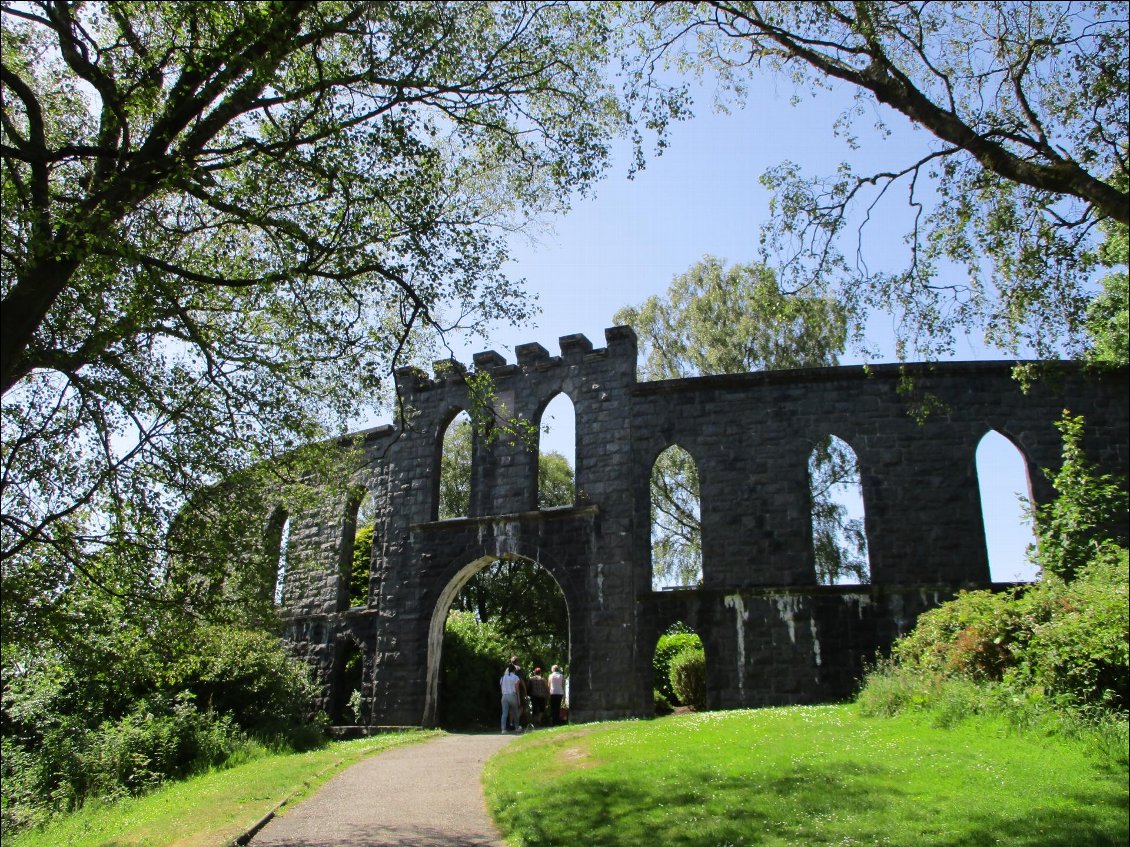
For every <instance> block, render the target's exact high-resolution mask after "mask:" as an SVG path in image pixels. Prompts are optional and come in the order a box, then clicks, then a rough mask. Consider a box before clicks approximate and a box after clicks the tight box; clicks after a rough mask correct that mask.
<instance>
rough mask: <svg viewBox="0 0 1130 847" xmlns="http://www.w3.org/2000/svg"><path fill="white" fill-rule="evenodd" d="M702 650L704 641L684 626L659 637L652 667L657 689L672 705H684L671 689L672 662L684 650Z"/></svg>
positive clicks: (678, 626) (675, 627) (676, 625)
mask: <svg viewBox="0 0 1130 847" xmlns="http://www.w3.org/2000/svg"><path fill="white" fill-rule="evenodd" d="M691 649H694V650H701V649H702V639H700V638H699V637H698V635H696V634H695V633H693V632H691V631H689V630H688V629H686V627H685V626H684V625H683V624H675V625H674V626H673V627H671V629H669V630H667V632H665V633H664V634H663V635H661V636H660V637H659V641H658V643H656V645H655V656H654V657H653V658H652V660H651V667H652V670H653V672H654V675H655V687H656V688H658V689H659V692H660V693H661V694H662V695H663V696H664V697H665V698H666V699H667V700H668V701H670V702H671V703H674V704H675V705H682V704H683V701H682V700H681V699H680V698H679V696H678V695H677V694H676V693H675V689H674V688H672V687H671V660H672V659H674V658H675V657H676V656H677V655H679V654H680V653H682V652H683V651H684V650H691Z"/></svg>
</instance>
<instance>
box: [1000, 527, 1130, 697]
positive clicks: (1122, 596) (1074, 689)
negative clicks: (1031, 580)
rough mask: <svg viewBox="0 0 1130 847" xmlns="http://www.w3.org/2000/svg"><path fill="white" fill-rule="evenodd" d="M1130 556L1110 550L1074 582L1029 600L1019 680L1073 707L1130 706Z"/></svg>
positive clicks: (1044, 589) (1046, 587) (1052, 583)
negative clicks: (1028, 624)
mask: <svg viewBox="0 0 1130 847" xmlns="http://www.w3.org/2000/svg"><path fill="white" fill-rule="evenodd" d="M1128 573H1130V567H1128V558H1127V551H1126V550H1125V549H1117V548H1113V547H1108V548H1106V549H1105V551H1103V552H1101V553H1100V554H1099V555H1098V556H1097V557H1096V559H1095V560H1094V561H1093V562H1092V563H1091V564H1090V565H1087V566H1086V567H1084V568H1083V569H1082V571H1080V572H1079V574H1078V575H1077V576H1076V579H1075V581H1074V582H1071V583H1070V584H1067V583H1063V582H1061V581H1059V580H1047V581H1045V582H1044V583H1042V584H1041V585H1040V586H1039V587H1038V588H1036V589H1035V590H1033V591H1031V592H1030V593H1029V595H1028V596H1027V597H1025V598H1024V606H1025V607H1026V608H1027V610H1028V613H1029V619H1030V620H1031V621H1032V627H1031V632H1030V633H1028V634H1027V639H1026V641H1025V643H1024V645H1023V648H1022V649H1020V650H1018V651H1017V659H1018V665H1017V668H1016V670H1015V672H1014V677H1015V678H1016V679H1017V680H1018V681H1020V682H1022V683H1023V684H1026V685H1036V686H1039V687H1040V688H1041V689H1042V690H1043V692H1044V693H1045V694H1046V695H1047V696H1049V697H1052V698H1056V699H1060V700H1063V701H1065V702H1066V703H1068V704H1069V705H1072V706H1099V707H1103V708H1106V709H1110V710H1115V711H1121V712H1125V711H1126V710H1127V706H1128V705H1130V697H1128V696H1127V688H1128V685H1130V649H1128V640H1130V639H1128V635H1127V634H1128V633H1130V610H1128V608H1127V605H1126V596H1127V592H1128V590H1130V579H1128Z"/></svg>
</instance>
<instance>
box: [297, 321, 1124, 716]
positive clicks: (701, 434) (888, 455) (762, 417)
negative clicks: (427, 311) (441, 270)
mask: <svg viewBox="0 0 1130 847" xmlns="http://www.w3.org/2000/svg"><path fill="white" fill-rule="evenodd" d="M605 336H606V340H607V346H606V347H605V348H602V349H593V346H592V344H591V343H590V342H589V341H588V339H586V338H585V337H584V336H580V335H572V336H566V337H564V338H562V339H561V341H560V345H561V355H560V356H550V355H549V353H548V352H547V351H546V350H545V349H544V348H543V347H541V346H540V345H538V344H526V345H521V346H519V347H518V349H517V359H518V361H517V363H515V364H509V363H507V362H506V361H505V360H504V359H503V358H502V357H501V356H499V355H498V354H497V353H494V352H487V353H480V354H478V355H476V356H475V357H474V364H475V369H476V370H477V371H487V372H489V373H490V374H491V376H492V378H493V380H494V387H495V392H496V396H495V402H496V404H497V405H498V407H499V408H500V409H501V408H502V407H505V411H506V413H507V414H509V415H517V416H520V417H523V418H525V419H527V420H532V421H536V420H538V419H539V418H538V415H539V413H540V411H541V410H542V409H544V408H545V406H546V403H548V402H549V400H550V399H552V398H553V397H554V396H555V395H557V394H559V393H561V394H565V395H566V396H568V398H569V400H570V401H571V402H572V404H573V408H574V411H575V414H576V502H575V504H574V505H573V506H571V507H563V508H555V509H546V510H539V509H538V506H537V474H538V463H537V455H536V452H535V451H531V450H528V449H527V448H526V447H525V446H524V445H522V444H511V443H509V442H508V441H507V440H505V439H495V440H493V441H489V443H488V440H487V439H483V438H476V439H475V442H474V446H473V450H472V460H471V502H470V510H469V515H468V516H467V517H461V518H456V519H451V520H442V521H441V520H435V518H434V516H435V515H436V502H437V497H438V473H439V461H438V457H439V447H438V445H439V444H440V443H441V440H442V438H443V434H444V431H445V429H446V426H447V424H448V423H449V422H450V421H451V420H452V418H453V417H454V416H455V414H457V412H458V411H459V410H462V409H468V408H469V407H470V400H471V398H470V397H469V394H468V386H467V382H466V379H465V373H464V371H463V369H462V368H461V367H460V366H459V365H458V364H457V363H453V362H443V363H437V368H436V373H437V376H436V377H435V378H428V377H427V376H426V375H425V374H423V373H421V372H419V371H416V370H411V369H404V370H402V371H400V372H399V373H398V374H397V388H398V390H399V392H400V394H401V397H402V399H403V401H404V404H405V408H406V409H407V410H409V411H408V413H407V414H406V418H407V420H406V422H402V423H399V424H398V427H392V426H388V427H381V428H377V429H374V430H370V431H368V432H366V433H363V434H362V436H363V443H364V452H365V455H366V459H367V461H366V463H365V467H364V469H363V470H361V471H359V472H358V482H359V483H360V484H361V485H363V487H364V488H365V490H366V491H367V496H368V497H371V498H373V506H374V508H373V511H374V512H375V515H376V519H375V531H374V537H373V555H372V568H371V572H370V577H369V594H368V601H367V603H365V604H364V605H362V606H351V603H350V592H349V586H348V580H349V569H348V562H349V559H350V555H351V552H352V539H353V529H354V528H353V520H354V513H355V511H356V502H355V500H352V501H351V500H348V499H346V498H338V497H332V496H327V497H326V498H325V499H324V501H323V502H322V503H321V504H320V505H319V506H318V508H316V509H313V510H310V511H308V512H306V513H301V512H296V513H294V514H292V515H290V520H291V533H290V546H291V554H290V556H289V557H288V565H287V567H288V572H287V578H286V586H285V591H286V594H285V597H284V598H283V605H284V608H285V610H286V617H287V631H286V638H287V640H288V641H289V642H290V644H291V646H292V648H293V650H294V651H295V652H296V653H297V654H298V655H300V656H302V657H303V658H305V659H306V660H307V661H309V662H310V663H311V665H312V666H313V667H314V669H315V671H316V674H317V677H318V680H319V681H320V683H321V685H322V691H323V695H322V703H321V704H320V705H322V707H324V708H326V709H327V711H334V710H336V711H337V712H340V711H341V707H340V704H341V703H342V702H343V699H347V698H348V697H349V694H350V692H347V691H344V690H340V689H341V687H342V686H343V685H347V684H348V685H355V684H356V679H357V676H358V675H357V674H355V673H353V672H349V673H347V672H344V671H343V667H344V666H342V667H339V665H342V663H343V662H346V661H350V662H353V663H354V665H353V666H355V664H356V652H355V651H356V650H357V649H359V650H360V652H361V671H360V674H359V677H360V684H361V692H362V703H361V708H360V718H359V719H360V720H361V721H362V722H364V723H367V724H372V725H419V724H429V723H431V722H432V721H434V719H435V715H436V707H437V703H436V688H437V679H438V672H439V653H438V647H437V642H438V641H439V639H440V638H441V636H442V631H443V621H444V617H445V616H446V613H447V609H448V607H449V606H450V605H451V602H452V599H453V598H454V596H455V594H456V593H457V592H458V590H459V589H460V588H461V587H462V585H463V583H465V582H466V580H467V579H468V578H469V577H470V575H471V574H472V573H473V572H474V571H475V570H476V569H477V568H478V567H480V566H481V564H482V562H483V561H486V560H487V559H495V558H506V557H522V558H526V559H529V560H531V561H535V562H537V563H539V564H540V565H541V566H542V567H544V568H546V569H547V570H548V571H549V572H550V573H551V574H552V576H553V578H554V579H555V580H556V581H557V583H558V584H559V585H560V587H561V590H562V592H563V593H564V595H565V599H566V602H567V604H568V607H569V618H570V641H571V645H570V677H571V691H570V695H571V701H572V702H571V710H570V714H571V716H572V717H573V718H575V719H579V720H599V719H606V718H618V717H628V716H642V715H647V714H650V713H651V709H652V678H651V677H652V671H651V660H652V655H653V652H654V648H655V644H656V641H657V640H658V638H659V635H660V634H661V633H662V632H663V631H664V630H665V629H666V628H667V627H668V626H669V625H670V624H671V623H673V622H675V621H677V620H682V621H685V622H686V623H688V624H689V625H690V626H691V627H693V628H694V630H695V631H696V632H698V633H699V635H700V636H701V637H702V639H703V642H704V644H705V646H706V650H707V654H708V655H709V656H710V665H709V671H708V675H709V678H708V700H709V703H710V705H711V706H712V707H714V708H737V707H743V706H758V705H780V704H791V703H811V702H820V701H828V700H834V699H838V698H842V697H845V696H848V695H850V694H851V693H852V691H853V689H854V686H855V684H856V680H857V679H858V677H859V675H860V671H861V668H862V664H863V662H864V661H865V660H867V659H869V658H870V657H872V656H873V655H874V654H875V652H876V651H877V650H881V649H885V648H887V647H889V646H890V644H891V642H892V641H893V640H894V639H895V638H896V637H898V635H900V634H901V633H904V632H906V631H907V630H908V629H909V628H910V627H912V626H913V624H914V621H915V619H916V618H917V616H918V615H919V614H920V613H921V612H922V611H924V610H926V609H929V608H930V607H932V606H934V605H936V604H937V603H939V602H941V601H943V600H945V599H947V598H949V597H951V596H953V594H954V593H955V592H956V591H957V590H958V589H961V588H972V587H984V586H987V585H989V584H990V583H989V567H988V559H987V555H986V551H985V532H984V527H983V521H982V512H981V505H980V497H979V490H978V480H977V470H976V451H977V445H978V443H979V442H980V440H981V438H982V436H984V435H985V433H987V432H989V431H990V430H995V431H997V432H1000V433H1003V434H1004V435H1005V436H1006V437H1008V438H1009V439H1010V440H1011V441H1012V443H1013V444H1015V445H1016V446H1017V447H1018V449H1019V450H1020V451H1021V453H1022V454H1023V456H1024V460H1025V462H1026V463H1027V466H1028V472H1029V477H1030V478H1031V480H1032V489H1033V496H1034V498H1035V499H1036V501H1037V502H1045V501H1047V500H1048V499H1049V497H1050V496H1051V494H1052V491H1051V489H1050V486H1049V485H1048V483H1047V481H1046V479H1045V478H1044V476H1043V474H1042V473H1041V471H1040V469H1041V468H1054V467H1057V466H1058V464H1059V461H1060V440H1059V435H1058V432H1057V431H1056V429H1055V427H1054V423H1055V422H1056V421H1057V420H1058V419H1059V418H1060V416H1061V414H1062V412H1063V410H1064V409H1070V410H1071V412H1072V413H1073V414H1077V415H1079V414H1081V415H1083V416H1085V418H1086V425H1087V444H1086V447H1087V449H1088V453H1089V456H1090V457H1091V458H1092V459H1093V460H1094V461H1095V462H1096V463H1098V464H1099V466H1100V467H1101V468H1102V469H1103V470H1104V471H1105V472H1110V473H1115V474H1119V475H1126V473H1127V470H1128V464H1130V462H1128V452H1130V448H1128V446H1127V441H1128V436H1130V432H1128V426H1127V419H1128V392H1127V373H1126V370H1125V369H1121V370H1118V371H1116V372H1105V373H1094V372H1088V371H1087V370H1086V369H1085V368H1083V367H1082V366H1079V365H1077V364H1075V363H1045V364H1044V365H1043V366H1042V367H1043V368H1044V376H1043V378H1041V379H1040V380H1039V381H1038V382H1036V383H1035V385H1033V386H1032V387H1031V388H1030V389H1029V390H1028V391H1027V392H1025V391H1023V390H1022V388H1021V386H1020V385H1019V384H1018V383H1017V382H1016V381H1015V380H1014V379H1013V378H1012V376H1011V366H1010V364H1008V363H996V362H978V363H951V364H935V365H911V366H894V365H891V366H885V365H884V366H873V367H868V368H863V367H843V368H821V369H811V370H797V371H779V372H766V373H751V374H741V375H736V376H717V377H700V378H697V379H684V380H671V381H666V382H652V383H637V381H636V338H635V334H634V333H633V332H632V330H631V329H630V328H628V327H614V328H612V329H609V330H606V332H605ZM907 376H910V377H912V378H913V389H912V393H908V392H907V389H906V379H905V377H907ZM923 397H929V398H931V403H932V408H933V410H934V411H932V413H931V414H930V415H929V416H927V417H926V418H925V420H924V421H920V420H918V419H916V417H915V416H914V415H913V414H912V412H913V411H914V408H915V404H916V403H920V401H921V398H923ZM829 432H835V433H836V434H837V435H838V436H839V437H841V438H843V439H844V440H845V441H847V442H848V443H850V444H851V445H852V448H853V450H854V451H855V453H856V457H857V459H858V462H859V470H860V482H861V488H862V493H863V499H864V502H865V505H866V535H867V541H868V555H869V559H870V583H869V584H867V585H821V584H818V581H817V576H816V572H815V569H814V566H813V553H812V528H811V518H810V515H811V503H810V497H811V495H810V487H809V478H808V464H809V455H810V452H811V450H812V445H813V444H815V443H817V441H818V440H819V439H821V438H823V437H825V436H826V435H827V433H829ZM673 444H678V445H680V446H681V447H683V448H685V449H687V450H688V451H689V452H690V453H691V454H692V455H693V456H694V457H695V461H696V463H697V465H698V472H699V480H700V485H701V522H702V555H703V583H702V585H701V586H700V587H697V588H693V589H680V590H674V591H659V592H656V591H653V590H652V585H651V562H650V555H651V553H650V549H651V548H650V529H651V523H650V510H649V504H650V498H649V490H648V481H649V477H650V472H651V465H652V462H653V460H654V458H655V457H656V456H657V455H659V454H660V453H661V452H662V451H663V450H665V449H666V448H667V447H669V446H670V445H673ZM339 500H340V502H339ZM353 666H351V667H353Z"/></svg>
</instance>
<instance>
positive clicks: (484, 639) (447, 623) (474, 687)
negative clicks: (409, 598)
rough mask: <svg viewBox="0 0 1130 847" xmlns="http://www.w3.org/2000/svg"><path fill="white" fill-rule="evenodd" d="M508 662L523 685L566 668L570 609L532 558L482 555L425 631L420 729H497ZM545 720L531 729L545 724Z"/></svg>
mask: <svg viewBox="0 0 1130 847" xmlns="http://www.w3.org/2000/svg"><path fill="white" fill-rule="evenodd" d="M511 656H517V657H518V663H519V665H520V666H521V669H522V675H523V677H524V678H527V679H528V678H529V676H530V675H531V673H532V672H533V670H534V669H535V668H539V667H540V668H542V670H543V672H544V673H543V676H545V677H548V674H549V671H550V669H551V668H552V666H553V665H559V666H561V667H562V668H563V669H564V670H566V671H567V669H568V664H569V609H568V604H567V603H566V600H565V595H564V592H563V591H562V590H561V586H560V585H559V584H558V583H557V580H556V579H554V577H553V575H552V574H550V572H549V571H548V570H547V569H546V568H545V567H543V566H542V565H540V564H539V563H538V562H536V561H535V560H533V559H529V558H526V557H524V556H518V555H514V554H504V555H502V556H501V557H499V556H484V557H482V558H480V559H477V560H475V561H474V562H471V563H470V564H468V565H466V566H464V567H463V568H462V569H460V571H459V572H458V573H457V574H456V575H455V576H454V577H453V578H452V579H451V581H450V582H449V583H448V585H447V587H446V588H445V589H444V590H443V592H442V594H441V595H440V597H439V599H438V601H437V602H436V607H435V609H434V610H433V612H432V619H431V625H430V627H429V632H428V671H427V696H426V700H425V707H424V720H423V723H424V725H425V726H445V727H451V728H459V729H471V728H476V729H485V728H489V727H494V726H496V725H497V724H498V722H499V717H500V711H499V702H500V689H499V678H500V676H501V675H502V671H503V668H504V667H505V665H506V663H507V661H508V660H509V658H510V657H511ZM550 719H551V716H549V715H547V714H543V715H540V716H538V719H537V720H536V721H535V722H541V723H549V722H550Z"/></svg>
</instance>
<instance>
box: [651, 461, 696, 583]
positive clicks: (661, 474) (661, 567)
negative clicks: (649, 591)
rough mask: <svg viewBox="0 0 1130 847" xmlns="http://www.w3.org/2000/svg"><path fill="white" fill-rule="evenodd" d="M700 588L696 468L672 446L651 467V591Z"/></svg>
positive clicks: (693, 463) (692, 462)
mask: <svg viewBox="0 0 1130 847" xmlns="http://www.w3.org/2000/svg"><path fill="white" fill-rule="evenodd" d="M700 584H702V521H701V512H700V498H699V484H698V466H697V465H695V462H694V459H693V458H691V454H690V453H688V452H687V451H686V450H684V449H683V448H682V447H679V446H678V445H672V446H670V447H668V448H667V449H666V450H664V451H663V452H662V453H660V454H659V456H658V458H656V460H655V464H654V465H652V467H651V587H652V588H653V589H655V590H657V591H658V590H661V589H664V588H683V587H688V586H695V585H700Z"/></svg>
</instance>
